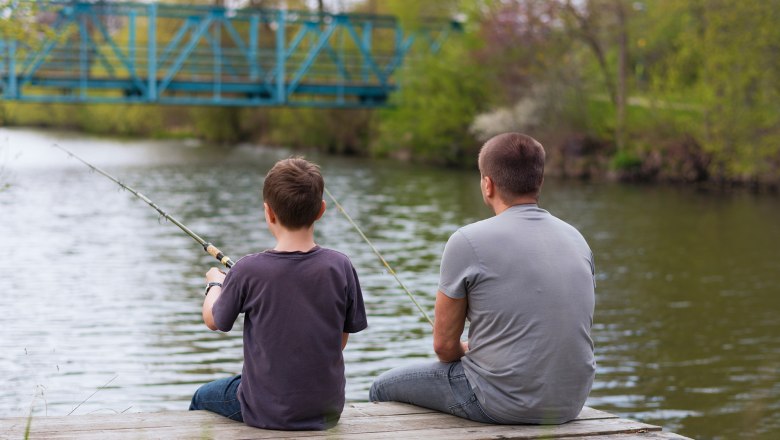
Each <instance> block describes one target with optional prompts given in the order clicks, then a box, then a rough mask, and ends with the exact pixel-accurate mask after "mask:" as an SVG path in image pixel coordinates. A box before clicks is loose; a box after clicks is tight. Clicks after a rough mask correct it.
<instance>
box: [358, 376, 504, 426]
mask: <svg viewBox="0 0 780 440" xmlns="http://www.w3.org/2000/svg"><path fill="white" fill-rule="evenodd" d="M369 399H370V400H371V401H372V402H387V401H394V402H404V403H411V404H412V405H417V406H422V407H425V408H430V409H434V410H437V411H441V412H444V413H448V414H453V415H456V416H458V417H463V418H464V419H469V420H473V421H475V422H482V423H498V422H496V421H495V420H493V419H491V418H490V417H489V416H488V415H487V414H485V412H484V411H483V410H482V407H481V406H480V405H479V401H478V400H477V396H476V395H475V394H474V391H473V390H472V389H471V385H469V381H468V379H466V374H465V373H464V372H463V365H462V364H461V363H460V361H457V362H452V363H448V364H445V363H442V362H433V363H427V364H417V365H412V366H409V367H400V368H394V369H392V370H390V371H386V372H384V373H382V374H381V375H380V376H379V377H378V378H376V380H375V381H374V383H373V384H372V385H371V391H369Z"/></svg>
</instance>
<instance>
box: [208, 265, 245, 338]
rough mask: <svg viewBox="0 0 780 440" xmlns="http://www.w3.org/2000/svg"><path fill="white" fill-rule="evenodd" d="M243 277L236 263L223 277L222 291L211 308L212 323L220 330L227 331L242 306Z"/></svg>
mask: <svg viewBox="0 0 780 440" xmlns="http://www.w3.org/2000/svg"><path fill="white" fill-rule="evenodd" d="M239 262H240V261H239ZM243 278H244V277H243V276H241V266H240V265H239V264H238V263H236V265H234V266H233V268H232V269H231V270H230V272H228V274H227V276H226V277H225V282H224V283H223V285H222V293H221V294H220V295H219V298H217V301H216V302H214V305H213V306H212V308H211V314H212V315H213V316H214V324H216V326H217V328H218V329H219V330H220V331H223V332H229V331H230V330H231V329H232V328H233V324H234V323H235V322H236V318H238V314H239V313H241V310H242V309H243V307H244V298H245V296H244V295H243V294H242V291H243V288H244V286H243V284H244V283H243V281H242V280H243Z"/></svg>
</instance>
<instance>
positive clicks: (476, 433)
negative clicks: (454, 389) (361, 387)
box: [0, 403, 687, 440]
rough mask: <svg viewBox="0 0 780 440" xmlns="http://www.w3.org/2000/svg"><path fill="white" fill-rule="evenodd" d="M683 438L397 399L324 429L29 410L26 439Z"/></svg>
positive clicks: (640, 426) (590, 419) (617, 425)
mask: <svg viewBox="0 0 780 440" xmlns="http://www.w3.org/2000/svg"><path fill="white" fill-rule="evenodd" d="M26 426H27V418H25V417H16V418H0V439H2V440H5V439H9V440H10V439H14V440H17V439H24V438H25V429H26ZM564 437H578V438H579V439H584V440H593V439H596V438H599V439H607V440H653V439H655V440H658V439H677V440H680V439H686V438H687V437H682V436H680V435H677V434H673V433H670V432H662V431H661V428H660V427H659V426H654V425H648V424H645V423H641V422H637V421H634V420H629V419H622V418H620V417H618V416H616V415H613V414H610V413H607V412H603V411H599V410H595V409H592V408H587V407H586V408H584V409H583V410H582V412H581V413H580V415H579V417H577V419H576V420H574V421H571V422H569V423H566V424H563V425H555V426H537V425H486V424H483V423H477V422H471V421H469V420H465V419H461V418H459V417H455V416H451V415H448V414H442V413H439V412H436V411H431V410H428V409H425V408H420V407H417V406H412V405H406V404H401V403H355V404H348V405H347V407H346V408H344V413H343V414H342V416H341V421H340V422H339V424H338V425H337V426H336V427H335V428H333V429H330V430H328V431H270V430H263V429H257V428H251V427H249V426H246V425H244V424H243V423H238V422H234V421H232V420H229V419H227V418H224V417H221V416H218V415H216V414H213V413H210V412H206V411H168V412H157V413H128V414H94V415H80V416H59V417H34V418H33V419H32V423H31V424H30V432H29V438H30V439H84V440H88V439H100V440H115V439H225V440H227V439H292V438H307V439H312V440H314V439H318V438H323V439H425V440H439V439H441V440H443V439H447V440H457V439H469V440H476V439H538V438H544V439H555V438H564Z"/></svg>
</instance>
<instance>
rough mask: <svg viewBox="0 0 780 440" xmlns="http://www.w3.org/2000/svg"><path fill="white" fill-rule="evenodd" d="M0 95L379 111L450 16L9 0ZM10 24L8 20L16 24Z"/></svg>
mask: <svg viewBox="0 0 780 440" xmlns="http://www.w3.org/2000/svg"><path fill="white" fill-rule="evenodd" d="M0 13H3V14H4V15H5V17H8V18H7V19H9V18H10V20H11V21H12V22H15V23H17V24H21V23H25V26H26V29H28V31H27V32H25V33H24V35H23V36H22V37H17V38H19V39H18V40H14V39H5V40H0V98H2V99H3V100H9V101H22V102H45V103H52V102H70V103H154V104H171V105H217V106H310V107H312V106H316V107H335V108H339V107H343V108H349V107H352V108H354V107H379V106H382V105H385V104H386V102H387V99H388V95H389V94H390V93H391V92H393V91H394V90H395V89H396V87H397V84H396V81H395V76H396V73H397V72H398V70H399V67H401V65H402V64H403V62H404V60H405V59H407V58H409V57H410V56H413V55H414V54H423V53H436V52H437V51H438V50H439V48H440V47H441V45H442V43H443V42H444V40H446V38H447V37H448V35H449V34H450V33H451V32H453V31H457V30H458V29H459V25H458V23H457V22H453V21H449V20H426V21H425V22H424V23H423V24H422V25H420V26H418V27H416V28H415V29H414V30H406V31H405V30H404V29H402V28H401V26H400V24H399V22H398V21H397V20H396V18H395V17H392V16H387V15H372V14H327V13H326V14H320V13H318V12H311V11H294V10H274V9H257V8H245V9H226V8H223V7H217V6H214V7H211V6H193V5H181V4H165V3H128V2H106V1H100V2H86V1H67V0H49V1H29V0H16V1H13V2H12V7H10V8H8V9H6V10H5V11H0ZM14 27H15V28H16V27H18V26H14Z"/></svg>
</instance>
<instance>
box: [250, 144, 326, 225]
mask: <svg viewBox="0 0 780 440" xmlns="http://www.w3.org/2000/svg"><path fill="white" fill-rule="evenodd" d="M324 188H325V181H324V180H323V179H322V174H320V167H319V166H317V165H316V164H314V163H312V162H309V161H307V160H305V159H303V158H301V157H291V158H289V159H283V160H280V161H279V162H277V163H276V165H274V166H273V168H271V169H270V170H269V171H268V174H266V176H265V181H264V182H263V200H264V201H265V203H268V205H269V206H270V207H271V209H273V211H274V213H275V214H276V217H277V218H278V219H279V222H280V223H281V224H282V225H283V226H284V227H286V228H289V229H293V230H295V229H301V228H307V227H309V226H311V225H312V224H313V223H314V221H315V220H317V216H318V215H319V213H320V209H321V207H322V192H323V189H324Z"/></svg>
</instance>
